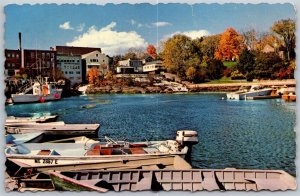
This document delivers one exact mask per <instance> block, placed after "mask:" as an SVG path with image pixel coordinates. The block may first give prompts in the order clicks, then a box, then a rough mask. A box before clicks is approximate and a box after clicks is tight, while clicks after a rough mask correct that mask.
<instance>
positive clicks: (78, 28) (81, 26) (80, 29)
mask: <svg viewBox="0 0 300 196" xmlns="http://www.w3.org/2000/svg"><path fill="white" fill-rule="evenodd" d="M84 27H85V24H84V23H81V24H80V25H78V26H77V28H76V31H78V32H82V31H83V29H84Z"/></svg>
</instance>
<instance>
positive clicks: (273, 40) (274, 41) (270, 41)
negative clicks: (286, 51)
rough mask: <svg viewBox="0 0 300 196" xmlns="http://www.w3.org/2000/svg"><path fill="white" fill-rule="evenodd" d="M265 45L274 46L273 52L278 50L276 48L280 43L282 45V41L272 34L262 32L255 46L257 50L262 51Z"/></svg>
mask: <svg viewBox="0 0 300 196" xmlns="http://www.w3.org/2000/svg"><path fill="white" fill-rule="evenodd" d="M266 45H269V46H271V47H273V48H274V50H275V52H276V53H277V52H278V49H279V47H280V46H281V45H283V42H282V41H281V40H280V39H279V38H278V37H276V36H275V35H272V34H264V35H262V37H261V38H260V39H259V41H258V42H257V43H256V45H255V48H256V49H257V50H259V51H262V50H263V49H264V47H265V46H266Z"/></svg>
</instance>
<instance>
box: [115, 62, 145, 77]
mask: <svg viewBox="0 0 300 196" xmlns="http://www.w3.org/2000/svg"><path fill="white" fill-rule="evenodd" d="M117 73H124V74H130V73H143V61H142V60H133V59H127V60H122V61H119V62H118V66H117Z"/></svg>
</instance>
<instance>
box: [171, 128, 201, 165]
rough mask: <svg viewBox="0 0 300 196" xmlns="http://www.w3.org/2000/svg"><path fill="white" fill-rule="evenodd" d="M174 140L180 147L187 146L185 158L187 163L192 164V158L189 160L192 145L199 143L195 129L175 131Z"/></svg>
mask: <svg viewBox="0 0 300 196" xmlns="http://www.w3.org/2000/svg"><path fill="white" fill-rule="evenodd" d="M176 141H177V142H178V143H179V145H181V146H182V147H183V146H187V147H188V152H187V154H186V157H185V160H186V161H187V162H188V163H190V164H192V160H191V154H192V145H195V144H198V143H199V140H198V133H197V131H192V130H180V131H177V134H176Z"/></svg>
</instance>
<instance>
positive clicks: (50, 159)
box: [5, 131, 198, 169]
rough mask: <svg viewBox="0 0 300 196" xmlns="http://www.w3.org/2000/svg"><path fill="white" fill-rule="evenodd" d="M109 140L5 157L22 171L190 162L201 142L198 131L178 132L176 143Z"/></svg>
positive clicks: (32, 146)
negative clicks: (166, 160)
mask: <svg viewBox="0 0 300 196" xmlns="http://www.w3.org/2000/svg"><path fill="white" fill-rule="evenodd" d="M192 133H193V134H192ZM180 136H183V137H180ZM106 139H107V141H106V142H97V143H94V142H79V143H24V144H19V145H15V146H9V147H7V148H6V149H5V155H6V158H7V159H8V160H9V161H11V162H14V163H15V164H17V165H19V166H20V167H27V168H33V169H39V168H47V169H51V168H60V169H61V168H62V167H66V168H70V167H71V168H75V167H78V168H80V166H82V165H83V166H85V167H86V166H89V167H88V168H91V167H93V166H94V167H95V166H96V167H99V165H98V166H97V164H100V165H101V164H102V165H103V164H105V163H106V164H107V165H113V164H112V162H117V163H118V162H123V163H125V162H128V161H138V162H139V161H140V160H148V161H149V160H151V159H157V158H159V157H164V156H170V155H173V156H174V155H178V156H180V157H182V158H188V156H189V155H190V153H191V148H192V147H191V145H193V144H195V143H197V142H198V138H197V132H195V131H177V137H176V141H175V140H166V141H147V142H132V143H130V142H125V141H114V140H112V139H111V138H108V137H107V138H106ZM152 164H153V163H152ZM106 167H107V166H106Z"/></svg>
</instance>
